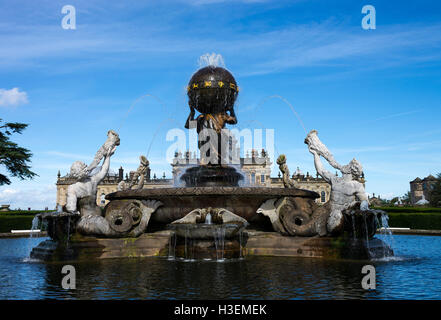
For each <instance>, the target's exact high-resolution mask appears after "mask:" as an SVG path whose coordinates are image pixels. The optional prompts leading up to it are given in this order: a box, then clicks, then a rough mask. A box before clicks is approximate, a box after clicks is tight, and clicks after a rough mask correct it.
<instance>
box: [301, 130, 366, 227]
mask: <svg viewBox="0 0 441 320" xmlns="http://www.w3.org/2000/svg"><path fill="white" fill-rule="evenodd" d="M305 143H306V144H307V145H308V148H309V152H311V153H312V155H313V156H314V165H315V168H316V170H317V172H318V174H319V175H320V176H322V178H323V179H325V181H326V182H328V183H329V184H330V185H331V199H330V204H331V213H330V216H329V218H328V222H327V229H328V232H330V233H334V232H338V231H341V230H342V228H343V223H344V219H343V211H344V210H345V209H348V208H351V207H353V206H354V205H356V204H358V203H360V202H361V203H360V210H362V211H366V210H369V207H368V196H367V194H366V191H365V189H364V185H363V183H361V182H360V181H358V179H359V178H360V176H361V175H362V173H363V168H362V166H361V164H360V162H358V161H357V160H355V159H353V160H351V162H349V164H347V165H345V166H342V165H340V164H339V163H338V162H337V161H335V159H334V157H333V155H332V154H331V152H329V150H328V149H327V148H326V146H325V145H324V144H323V143H322V142H321V141H320V139H319V138H318V136H317V131H315V130H312V131H311V132H310V133H309V134H308V135H307V137H306V139H305ZM320 156H322V157H324V158H325V159H326V160H327V161H328V162H329V164H331V165H332V166H333V167H334V168H336V169H338V170H340V171H341V173H342V177H338V176H336V175H334V174H332V173H331V172H329V171H327V170H326V169H325V167H324V166H323V164H322V162H321V160H320Z"/></svg>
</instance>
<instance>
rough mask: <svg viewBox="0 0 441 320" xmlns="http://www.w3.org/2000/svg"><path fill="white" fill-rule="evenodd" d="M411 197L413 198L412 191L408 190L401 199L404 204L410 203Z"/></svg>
mask: <svg viewBox="0 0 441 320" xmlns="http://www.w3.org/2000/svg"><path fill="white" fill-rule="evenodd" d="M410 199H411V193H410V191H407V193H405V194H404V196H403V197H402V198H401V201H402V202H403V203H404V204H410Z"/></svg>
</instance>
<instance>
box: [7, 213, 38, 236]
mask: <svg viewBox="0 0 441 320" xmlns="http://www.w3.org/2000/svg"><path fill="white" fill-rule="evenodd" d="M32 219H34V215H23V214H22V215H20V216H18V215H6V214H0V233H6V232H11V230H30V229H31V227H32Z"/></svg>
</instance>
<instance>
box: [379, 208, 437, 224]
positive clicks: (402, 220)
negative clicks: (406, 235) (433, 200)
mask: <svg viewBox="0 0 441 320" xmlns="http://www.w3.org/2000/svg"><path fill="white" fill-rule="evenodd" d="M377 209H381V210H384V211H386V212H387V213H388V216H389V227H395V228H410V229H422V230H441V208H419V207H417V208H412V207H383V208H377Z"/></svg>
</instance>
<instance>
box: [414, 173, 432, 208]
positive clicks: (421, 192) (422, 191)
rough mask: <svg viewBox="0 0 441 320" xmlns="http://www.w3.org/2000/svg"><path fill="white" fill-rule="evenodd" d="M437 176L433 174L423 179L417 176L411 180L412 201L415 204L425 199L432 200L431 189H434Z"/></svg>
mask: <svg viewBox="0 0 441 320" xmlns="http://www.w3.org/2000/svg"><path fill="white" fill-rule="evenodd" d="M436 181H437V180H436V178H435V177H434V176H432V175H429V176H427V177H425V178H424V179H421V178H419V177H417V178H416V179H415V180H412V181H411V182H410V202H411V203H412V204H413V205H414V204H416V203H417V202H418V201H420V200H422V199H425V200H427V201H430V191H431V190H432V189H433V187H434V185H435V183H436Z"/></svg>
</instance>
